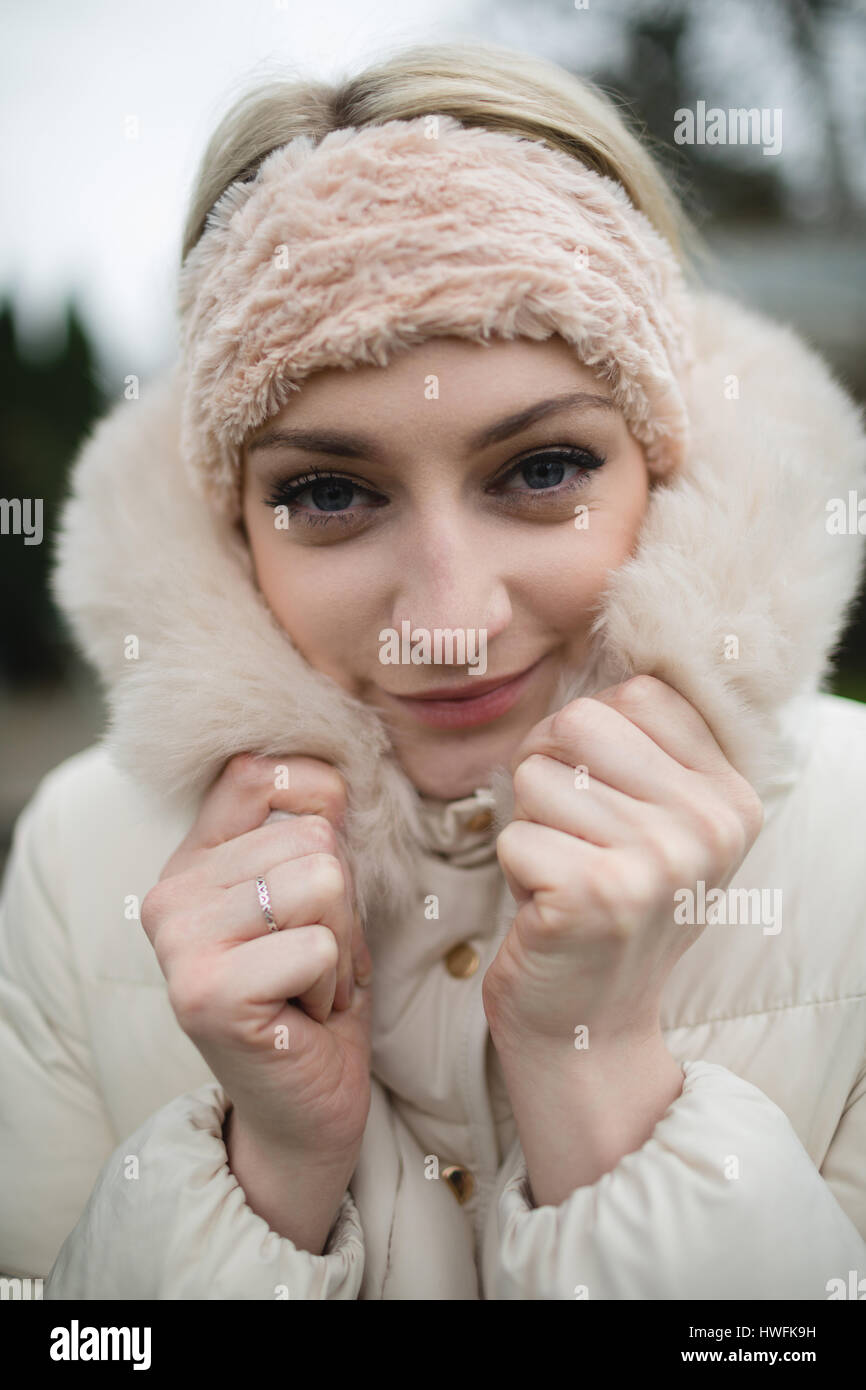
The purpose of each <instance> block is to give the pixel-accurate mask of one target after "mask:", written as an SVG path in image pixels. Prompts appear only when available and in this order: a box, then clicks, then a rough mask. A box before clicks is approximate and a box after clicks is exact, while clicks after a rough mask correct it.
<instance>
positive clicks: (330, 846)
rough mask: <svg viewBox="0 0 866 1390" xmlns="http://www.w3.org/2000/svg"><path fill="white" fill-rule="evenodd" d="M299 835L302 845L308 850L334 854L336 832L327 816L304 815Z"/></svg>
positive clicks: (335, 849)
mask: <svg viewBox="0 0 866 1390" xmlns="http://www.w3.org/2000/svg"><path fill="white" fill-rule="evenodd" d="M289 824H291V822H289ZM301 837H302V840H303V844H304V846H305V847H306V848H308V849H309V850H310V852H320V853H322V854H326V855H332V856H336V852H337V832H336V830H335V829H334V827H333V825H332V824H331V822H330V821H329V820H328V818H327V816H304V817H303V820H302V823H301Z"/></svg>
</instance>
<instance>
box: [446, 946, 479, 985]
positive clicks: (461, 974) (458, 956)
mask: <svg viewBox="0 0 866 1390" xmlns="http://www.w3.org/2000/svg"><path fill="white" fill-rule="evenodd" d="M480 959H481V957H480V956H479V954H478V952H477V951H476V950H475V949H474V947H472V946H470V945H469V943H468V942H467V941H460V942H458V943H457V945H456V946H452V947H451V950H450V951H449V952H448V954H447V956H446V957H445V964H446V965H447V967H448V973H449V974H450V975H453V976H454V978H455V979H457V980H468V979H469V976H470V975H474V974H475V971H476V970H477V969H478V963H479V961H480Z"/></svg>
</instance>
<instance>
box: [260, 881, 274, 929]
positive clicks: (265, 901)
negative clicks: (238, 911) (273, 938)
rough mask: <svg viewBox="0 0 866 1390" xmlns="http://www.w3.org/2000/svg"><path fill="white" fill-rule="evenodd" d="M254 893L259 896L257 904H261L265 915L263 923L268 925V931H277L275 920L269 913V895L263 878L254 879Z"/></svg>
mask: <svg viewBox="0 0 866 1390" xmlns="http://www.w3.org/2000/svg"><path fill="white" fill-rule="evenodd" d="M256 892H257V893H258V895H259V903H260V904H261V909H262V912H263V913H264V914H265V921H266V922H267V924H268V931H279V927H278V926H277V923H276V918H275V917H274V914H273V913H272V912H271V895H270V893H269V892H268V885H267V884H266V883H265V880H264V879H263V878H257V879H256Z"/></svg>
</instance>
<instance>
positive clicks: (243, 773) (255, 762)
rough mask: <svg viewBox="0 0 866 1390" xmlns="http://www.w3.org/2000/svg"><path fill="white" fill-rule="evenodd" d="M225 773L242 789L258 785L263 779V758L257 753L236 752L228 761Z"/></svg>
mask: <svg viewBox="0 0 866 1390" xmlns="http://www.w3.org/2000/svg"><path fill="white" fill-rule="evenodd" d="M224 775H225V776H226V778H227V779H228V780H229V781H230V782H231V783H232V784H233V785H234V786H237V787H238V788H240V789H241V790H244V791H245V790H247V789H249V788H250V787H257V786H259V785H260V784H261V781H262V760H261V758H260V757H259V756H258V754H256V753H249V752H244V753H235V755H234V757H232V758H229V760H228V762H227V763H226V767H225V774H224Z"/></svg>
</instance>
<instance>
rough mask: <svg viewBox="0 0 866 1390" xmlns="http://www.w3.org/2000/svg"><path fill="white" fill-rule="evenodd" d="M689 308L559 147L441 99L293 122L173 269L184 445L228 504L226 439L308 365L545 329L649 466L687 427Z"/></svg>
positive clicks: (618, 204) (587, 175)
mask: <svg viewBox="0 0 866 1390" xmlns="http://www.w3.org/2000/svg"><path fill="white" fill-rule="evenodd" d="M688 306H689V298H688V295H687V293H686V290H685V286H684V283H683V280H682V276H681V273H680V269H679V266H678V264H677V262H676V259H675V257H674V255H673V252H672V251H671V249H670V247H669V245H668V243H667V242H666V241H665V240H664V238H663V237H662V236H661V235H660V234H659V233H658V232H657V231H656V230H655V229H654V228H653V226H652V224H651V223H650V222H649V220H648V219H647V218H646V217H645V216H644V215H643V214H642V213H640V212H638V211H637V210H636V209H635V207H634V206H633V204H632V203H631V201H630V200H629V198H628V195H627V194H626V192H625V190H624V189H623V188H622V187H621V186H620V185H619V184H618V183H616V182H614V181H613V180H611V179H609V178H606V177H604V176H602V175H600V174H597V173H595V172H593V171H592V170H589V169H587V168H585V167H584V166H583V165H582V164H580V163H578V162H577V160H575V159H573V158H572V157H571V156H569V155H567V154H565V153H564V152H562V151H559V150H555V149H552V148H551V147H549V146H548V145H543V144H541V143H540V142H539V141H536V140H531V139H528V138H524V137H521V136H515V135H512V134H508V133H505V132H501V131H491V130H486V129H479V128H475V127H469V128H467V127H464V126H462V125H461V124H460V123H459V121H457V120H455V119H454V118H453V117H451V116H446V115H432V116H420V117H416V118H415V119H413V120H408V121H402V120H393V121H386V122H385V123H384V124H382V125H378V126H366V127H362V128H355V127H350V128H348V129H342V130H336V131H332V132H331V133H330V134H328V135H326V136H325V138H324V139H323V140H322V141H321V142H320V143H319V144H318V145H314V143H313V141H312V139H311V138H310V137H308V136H299V137H298V138H296V139H294V140H292V141H290V142H289V143H288V144H286V145H283V146H281V147H280V148H278V149H276V150H273V151H272V152H271V153H270V154H269V155H268V156H267V157H266V158H265V159H264V160H263V161H262V163H261V165H260V166H259V169H258V172H257V174H256V176H255V178H253V179H252V180H249V181H248V182H243V183H242V182H235V183H232V184H230V185H229V187H228V188H227V189H226V191H225V192H224V193H223V195H222V196H221V197H220V198H219V200H218V201H217V202H216V204H215V205H214V207H213V208H212V210H211V212H210V213H209V215H208V217H207V221H206V225H205V230H204V232H203V233H202V235H201V237H200V238H199V241H198V242H197V243H196V245H195V246H194V247H193V249H192V250H191V251H190V253H189V255H188V257H187V259H186V262H185V263H184V266H183V268H182V270H181V273H180V280H179V309H180V317H181V370H182V373H183V375H184V381H185V388H184V389H185V396H184V403H183V412H182V422H181V440H180V444H181V450H182V453H183V457H184V460H185V463H186V466H187V467H188V468H189V470H190V473H191V477H192V479H193V482H194V485H195V486H196V488H197V489H198V490H199V492H200V493H201V495H202V496H204V497H206V498H207V499H208V500H209V501H210V502H211V503H212V504H214V505H215V506H216V507H217V508H218V509H219V510H220V511H222V512H224V513H225V514H227V515H229V516H237V515H238V512H239V501H240V489H239V483H240V446H241V444H242V442H243V441H244V439H245V438H246V437H247V435H248V434H249V433H250V431H251V430H253V429H255V428H257V427H258V426H259V425H261V424H263V423H264V421H265V420H267V419H269V418H270V417H271V416H272V415H274V414H276V413H277V412H278V411H279V410H280V409H281V408H282V406H284V405H285V403H286V401H287V400H288V398H289V395H290V393H291V391H292V390H296V389H298V388H299V384H300V382H301V381H302V380H303V379H304V378H305V377H307V376H309V375H310V374H311V373H312V372H315V371H317V370H320V369H322V368H325V367H344V368H349V367H352V366H356V365H360V364H362V363H366V364H370V365H378V366H386V365H387V363H388V362H389V361H390V359H391V357H392V355H393V354H394V352H395V351H399V349H400V348H402V347H410V346H412V345H413V344H415V343H419V342H422V341H423V340H424V339H425V338H429V337H433V336H443V335H453V336H458V337H463V338H470V339H473V340H475V341H478V342H484V341H489V339H490V338H491V337H493V336H498V337H502V338H515V337H525V338H533V339H536V340H542V339H545V338H548V337H550V336H551V335H552V334H554V333H558V334H560V336H561V337H563V338H564V339H565V340H566V341H567V342H569V343H571V344H572V346H573V347H574V348H575V350H576V353H577V356H578V357H579V358H580V360H581V362H582V363H584V364H585V365H586V366H588V367H590V368H592V369H593V370H595V371H596V372H597V373H598V374H599V376H600V377H601V378H602V379H603V380H605V381H607V382H608V383H609V385H610V389H611V391H612V393H613V395H614V399H615V400H616V402H617V404H618V406H619V408H620V409H621V410H622V412H623V415H624V417H625V419H626V422H627V423H628V425H629V427H630V429H631V431H632V433H633V434H634V436H635V438H636V439H637V440H638V441H639V442H640V443H641V444H643V446H644V448H645V451H646V457H647V462H648V465H649V467H650V470H651V472H652V473H653V474H654V475H655V476H657V477H663V476H665V475H666V474H668V473H670V472H671V471H673V470H674V469H676V468H677V466H678V465H679V463H680V462H681V461H682V457H683V453H684V451H685V448H686V446H687V440H688V420H687V415H686V407H685V404H684V398H683V392H682V385H683V380H682V378H683V373H684V372H685V370H686V369H687V367H688V366H689V364H690V361H691V350H690V346H689V342H690V332H689V328H688V323H689V308H688Z"/></svg>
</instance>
